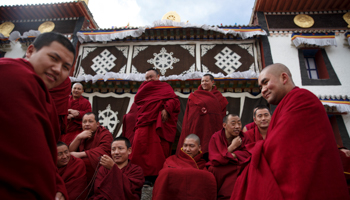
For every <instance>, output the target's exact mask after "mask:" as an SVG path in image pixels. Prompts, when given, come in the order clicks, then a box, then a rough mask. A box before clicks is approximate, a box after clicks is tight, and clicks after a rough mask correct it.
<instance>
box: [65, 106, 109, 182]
mask: <svg viewBox="0 0 350 200" xmlns="http://www.w3.org/2000/svg"><path fill="white" fill-rule="evenodd" d="M83 130H84V131H83V132H81V133H79V134H78V135H77V137H76V138H75V139H74V140H73V142H72V143H71V144H70V145H69V151H70V152H71V155H72V156H75V157H77V158H81V159H82V160H83V161H84V163H85V166H86V175H87V181H88V183H89V182H90V180H91V179H92V177H93V175H94V172H95V170H96V167H97V165H98V163H99V162H100V157H101V156H102V155H104V154H107V155H110V153H111V143H112V141H113V136H112V134H111V132H109V131H108V130H107V129H106V128H105V127H103V126H100V123H99V122H98V119H97V117H96V116H95V114H94V113H86V114H85V115H84V116H83Z"/></svg>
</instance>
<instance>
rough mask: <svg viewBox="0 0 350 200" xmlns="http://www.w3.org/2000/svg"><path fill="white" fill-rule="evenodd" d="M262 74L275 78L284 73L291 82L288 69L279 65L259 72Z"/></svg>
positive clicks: (270, 66)
mask: <svg viewBox="0 0 350 200" xmlns="http://www.w3.org/2000/svg"><path fill="white" fill-rule="evenodd" d="M263 72H264V73H270V74H273V75H275V76H276V77H277V76H279V75H281V74H282V73H286V74H287V75H288V76H289V77H290V79H291V80H292V74H291V73H290V71H289V69H288V67H287V66H285V65H284V64H281V63H276V64H272V65H269V66H267V67H265V68H264V69H263V70H262V71H261V73H263Z"/></svg>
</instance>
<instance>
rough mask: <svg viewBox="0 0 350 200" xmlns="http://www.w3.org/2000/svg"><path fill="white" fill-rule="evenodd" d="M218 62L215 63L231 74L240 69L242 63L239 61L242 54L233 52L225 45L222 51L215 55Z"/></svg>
mask: <svg viewBox="0 0 350 200" xmlns="http://www.w3.org/2000/svg"><path fill="white" fill-rule="evenodd" d="M214 58H215V60H217V61H216V63H215V65H216V66H218V67H219V68H220V69H222V70H223V71H224V72H226V73H227V74H231V73H233V72H235V70H236V69H238V68H239V67H240V66H241V65H242V63H241V62H239V59H240V58H241V56H239V55H238V54H236V53H235V52H233V51H232V50H231V49H229V48H228V47H225V48H224V49H223V50H222V51H221V52H220V53H218V54H217V55H216V56H215V57H214Z"/></svg>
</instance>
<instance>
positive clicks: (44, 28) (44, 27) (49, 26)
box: [38, 21, 55, 33]
mask: <svg viewBox="0 0 350 200" xmlns="http://www.w3.org/2000/svg"><path fill="white" fill-rule="evenodd" d="M54 28H55V23H53V22H51V21H47V22H44V23H42V24H40V26H39V28H38V30H39V31H40V33H46V32H51V31H52V30H53V29H54Z"/></svg>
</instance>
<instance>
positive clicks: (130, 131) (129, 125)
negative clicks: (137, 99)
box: [122, 103, 137, 146]
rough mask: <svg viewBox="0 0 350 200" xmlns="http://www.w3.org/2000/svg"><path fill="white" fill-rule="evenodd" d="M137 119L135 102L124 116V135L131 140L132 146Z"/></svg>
mask: <svg viewBox="0 0 350 200" xmlns="http://www.w3.org/2000/svg"><path fill="white" fill-rule="evenodd" d="M136 120H137V105H136V103H133V104H132V105H131V108H130V111H129V112H128V114H125V115H124V116H123V133H122V135H123V136H124V137H126V138H128V139H129V140H130V143H131V146H132V144H133V142H134V136H135V124H136Z"/></svg>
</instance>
